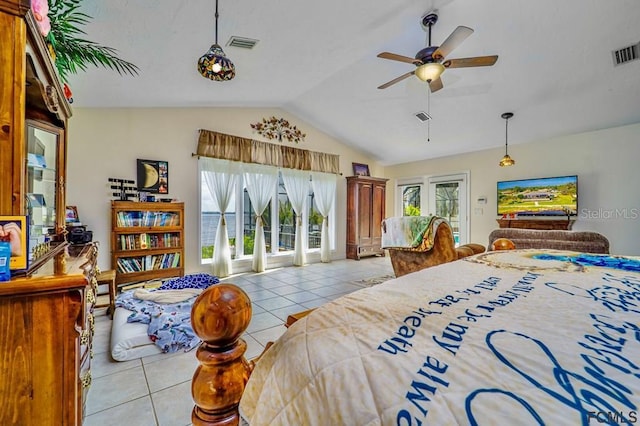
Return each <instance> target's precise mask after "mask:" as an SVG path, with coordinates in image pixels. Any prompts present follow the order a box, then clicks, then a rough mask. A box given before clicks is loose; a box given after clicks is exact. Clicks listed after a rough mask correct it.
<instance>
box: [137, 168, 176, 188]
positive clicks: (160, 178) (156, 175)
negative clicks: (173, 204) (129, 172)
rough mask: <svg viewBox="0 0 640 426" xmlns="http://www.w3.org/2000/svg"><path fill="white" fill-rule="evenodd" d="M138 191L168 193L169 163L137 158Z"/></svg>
mask: <svg viewBox="0 0 640 426" xmlns="http://www.w3.org/2000/svg"><path fill="white" fill-rule="evenodd" d="M137 161H138V191H145V192H151V193H155V194H168V193H169V163H168V162H167V161H156V160H140V159H138V160H137Z"/></svg>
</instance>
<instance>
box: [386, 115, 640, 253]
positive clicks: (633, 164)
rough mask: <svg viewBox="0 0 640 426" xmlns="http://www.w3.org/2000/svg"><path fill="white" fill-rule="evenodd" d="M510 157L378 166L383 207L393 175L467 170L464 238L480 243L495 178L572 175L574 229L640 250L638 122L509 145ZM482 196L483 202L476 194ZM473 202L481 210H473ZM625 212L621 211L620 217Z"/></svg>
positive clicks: (480, 155) (492, 212)
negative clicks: (507, 161)
mask: <svg viewBox="0 0 640 426" xmlns="http://www.w3.org/2000/svg"><path fill="white" fill-rule="evenodd" d="M509 154H510V155H511V157H512V158H513V159H514V160H515V161H516V164H515V165H514V166H512V167H499V166H498V162H499V161H500V159H501V158H502V156H503V155H504V150H503V149H502V148H501V149H492V150H486V151H480V152H476V153H471V154H465V155H457V156H451V157H444V158H438V159H435V160H429V161H419V162H413V163H407V164H402V165H397V166H392V167H387V168H385V170H384V174H385V177H388V178H391V180H390V181H389V184H388V186H387V194H388V195H387V212H389V213H388V215H389V216H391V215H394V214H395V215H399V214H400V212H395V208H396V203H395V196H396V195H395V192H396V191H395V190H396V183H395V180H396V179H398V178H404V177H414V176H426V175H438V174H452V173H456V172H460V171H466V170H468V171H470V174H471V188H470V192H471V194H470V200H471V204H470V228H471V232H470V241H471V242H477V243H481V244H484V245H486V244H487V243H488V235H489V233H490V232H491V231H492V230H493V229H495V228H497V223H496V221H495V220H496V218H498V216H497V215H496V203H497V200H496V198H497V196H496V182H498V181H502V180H513V179H524V178H535V177H550V176H565V175H574V174H575V175H578V203H579V205H578V210H579V215H578V219H577V221H576V222H575V224H574V226H573V229H574V230H593V231H597V232H600V233H602V234H604V235H605V236H606V237H607V238H608V239H609V241H610V243H611V253H614V254H629V255H640V161H639V160H640V124H633V125H628V126H622V127H616V128H612V129H605V130H599V131H594V132H588V133H582V134H577V135H571V136H566V137H560V138H555V139H549V140H542V141H536V142H533V143H528V144H521V145H513V146H510V147H509ZM481 196H484V197H486V198H487V203H486V204H484V205H481V204H478V203H477V200H478V198H479V197H481ZM476 208H481V209H482V210H483V212H482V214H474V211H475V209H476ZM625 216H626V217H625Z"/></svg>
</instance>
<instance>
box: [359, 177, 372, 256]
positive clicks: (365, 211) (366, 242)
mask: <svg viewBox="0 0 640 426" xmlns="http://www.w3.org/2000/svg"><path fill="white" fill-rule="evenodd" d="M373 197H374V191H373V185H372V184H371V183H368V182H363V183H361V184H360V187H359V191H358V229H359V231H360V232H359V233H360V241H358V245H359V246H360V247H368V246H370V245H371V244H372V237H373V236H372V234H371V223H372V211H371V210H372V209H371V203H372V202H373Z"/></svg>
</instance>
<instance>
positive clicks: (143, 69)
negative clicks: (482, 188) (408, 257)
mask: <svg viewBox="0 0 640 426" xmlns="http://www.w3.org/2000/svg"><path fill="white" fill-rule="evenodd" d="M219 1H220V3H219V5H220V6H219V8H220V17H219V37H218V38H219V40H218V41H219V44H220V45H222V46H223V48H224V50H225V52H226V54H227V56H228V57H229V58H230V59H231V60H232V61H233V62H234V63H235V66H236V77H235V78H234V79H233V80H231V81H227V82H213V81H210V80H207V79H205V78H203V77H202V76H200V75H199V74H198V72H197V71H196V62H197V60H198V58H199V57H200V56H201V55H202V54H203V53H204V52H205V51H206V50H207V49H208V48H209V46H210V45H211V44H212V43H213V40H214V35H215V32H214V9H215V1H214V0H156V1H150V0H146V1H144V0H109V1H98V0H85V1H84V2H83V8H82V9H81V10H82V11H83V12H85V13H87V14H88V15H90V16H92V17H93V18H94V19H93V20H92V21H91V23H90V24H89V25H88V26H87V27H86V30H87V36H86V38H87V39H89V40H92V41H95V42H98V43H100V44H103V45H106V46H110V47H113V48H116V49H117V50H118V55H119V56H120V57H121V58H123V59H126V60H129V61H131V62H133V63H135V64H136V65H137V66H138V67H139V68H140V75H139V76H137V77H130V76H123V77H121V76H119V75H118V74H117V73H115V72H113V71H107V70H103V69H94V68H90V69H89V70H88V72H87V73H84V74H79V75H74V76H72V77H71V79H70V85H71V87H72V90H73V92H74V100H75V102H74V105H73V106H74V107H204V106H234V107H279V108H282V109H284V110H286V111H288V112H290V113H292V114H294V115H296V116H298V117H300V118H301V119H303V120H305V121H307V122H308V123H310V124H312V125H313V126H315V127H317V128H319V129H320V130H323V131H324V132H326V133H328V134H330V135H332V136H333V137H335V138H337V139H338V140H340V141H342V142H344V143H345V144H347V145H350V146H353V147H356V148H358V149H360V150H362V151H365V152H367V153H369V154H370V155H371V156H372V157H373V158H375V159H377V160H378V161H379V162H380V163H381V164H384V165H391V164H398V163H404V162H408V161H414V160H421V159H428V158H436V157H441V156H446V155H453V154H457V153H462V152H469V151H477V150H482V149H488V148H495V147H500V146H504V120H503V119H502V118H500V115H501V114H502V113H503V112H506V111H512V112H514V113H515V116H514V117H513V118H512V119H511V120H510V121H509V145H515V144H518V143H526V142H530V141H535V140H539V139H543V138H550V137H556V136H562V135H567V134H574V133H579V132H583V131H591V130H595V129H601V128H607V127H612V126H618V125H623V124H630V123H637V122H640V61H635V62H632V63H628V64H626V65H622V66H618V67H614V66H613V60H612V54H611V51H612V50H614V49H619V48H622V47H625V46H628V45H630V44H634V43H638V42H640V25H639V22H640V1H638V0H607V1H603V0H536V1H531V0H528V1H527V0H487V1H477V0H422V1H416V0H396V1H388V0H324V1H311V0H272V1H253V0H219ZM433 9H437V11H438V15H439V20H438V22H437V23H436V24H435V26H434V27H433V30H432V42H433V44H435V45H439V44H441V43H442V42H443V41H444V39H445V38H446V37H447V36H448V35H449V34H450V33H451V32H452V31H453V30H454V29H455V28H456V27H457V26H458V25H465V26H468V27H471V28H473V29H474V30H475V32H474V34H472V35H471V36H470V37H469V38H468V39H466V40H465V41H464V42H463V43H462V44H461V45H460V46H459V47H458V48H457V49H455V50H454V51H453V52H452V53H451V54H450V55H449V56H448V58H449V59H451V58H459V57H469V56H482V55H493V54H497V55H499V59H498V62H497V63H496V64H495V65H494V66H493V67H484V68H466V69H448V70H446V71H445V73H444V74H443V76H442V80H443V82H444V88H443V89H442V90H440V91H438V92H436V93H434V94H432V95H431V102H430V114H431V115H432V116H433V120H431V126H430V139H431V141H430V142H427V141H426V139H427V124H425V123H422V122H420V121H418V120H417V119H416V118H415V116H414V113H416V112H418V111H426V110H427V109H428V97H427V86H426V83H422V82H420V81H419V80H417V78H416V77H410V78H408V79H406V80H404V81H402V82H400V83H398V84H396V85H394V86H391V87H390V88H388V89H385V90H379V89H377V86H379V85H380V84H382V83H385V82H387V81H389V80H391V79H393V78H395V77H397V76H399V75H401V74H403V73H405V72H407V71H410V70H412V69H413V65H411V64H406V63H401V62H395V61H389V60H384V59H379V58H377V57H376V55H377V54H378V53H380V52H382V51H390V52H394V53H398V54H401V55H405V56H410V57H413V56H414V55H415V53H416V52H417V51H418V50H420V49H422V48H423V47H425V46H426V45H427V43H426V41H427V35H426V32H425V31H424V30H423V29H422V27H421V25H420V20H421V17H422V16H423V15H424V14H425V13H426V12H428V11H431V10H433ZM232 35H235V36H242V37H248V38H254V39H258V40H260V41H259V43H258V44H257V46H256V47H255V48H254V49H252V50H245V49H240V48H235V47H227V46H225V44H226V42H227V40H228V39H229V37H230V36H232ZM293 124H297V125H298V127H302V130H303V131H304V126H300V123H295V122H294V123H293ZM247 125H248V124H247ZM214 130H215V129H214Z"/></svg>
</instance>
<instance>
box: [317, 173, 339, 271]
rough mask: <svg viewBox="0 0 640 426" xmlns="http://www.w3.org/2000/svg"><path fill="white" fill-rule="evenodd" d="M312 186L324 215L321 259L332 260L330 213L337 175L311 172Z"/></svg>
mask: <svg viewBox="0 0 640 426" xmlns="http://www.w3.org/2000/svg"><path fill="white" fill-rule="evenodd" d="M311 187H312V188H313V196H314V200H315V203H316V207H317V208H318V211H319V212H320V214H321V215H322V231H321V232H320V261H321V262H324V263H327V262H331V242H330V240H329V213H330V212H331V208H333V200H334V199H335V196H336V175H334V174H333V173H319V172H311Z"/></svg>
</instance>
